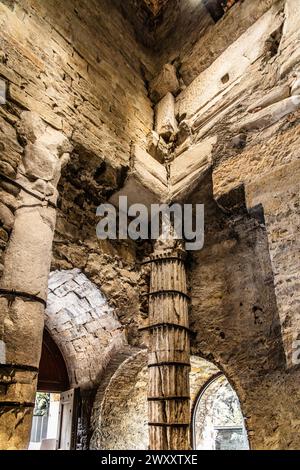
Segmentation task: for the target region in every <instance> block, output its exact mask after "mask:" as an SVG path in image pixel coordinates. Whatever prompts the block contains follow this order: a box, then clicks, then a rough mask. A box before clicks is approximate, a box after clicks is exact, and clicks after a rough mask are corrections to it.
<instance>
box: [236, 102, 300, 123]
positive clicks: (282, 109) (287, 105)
mask: <svg viewBox="0 0 300 470" xmlns="http://www.w3.org/2000/svg"><path fill="white" fill-rule="evenodd" d="M299 108H300V95H296V96H291V97H290V98H287V99H285V100H282V101H279V102H278V103H275V104H272V105H271V106H269V107H267V108H264V109H262V110H261V111H259V112H257V113H255V114H254V115H253V116H251V117H249V118H246V119H245V120H244V121H242V122H240V123H239V124H238V125H236V126H234V127H233V130H234V131H242V130H248V131H250V130H255V129H263V128H265V127H268V126H271V125H272V124H275V123H276V122H277V121H279V120H280V119H282V118H283V117H284V116H286V115H287V114H290V113H293V112H295V111H297V109H299Z"/></svg>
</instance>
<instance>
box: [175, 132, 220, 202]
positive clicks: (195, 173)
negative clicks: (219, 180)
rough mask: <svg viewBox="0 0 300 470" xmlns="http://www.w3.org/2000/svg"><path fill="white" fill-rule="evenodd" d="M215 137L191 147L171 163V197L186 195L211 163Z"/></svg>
mask: <svg viewBox="0 0 300 470" xmlns="http://www.w3.org/2000/svg"><path fill="white" fill-rule="evenodd" d="M215 143H216V137H210V138H208V139H206V140H204V141H203V142H200V143H199V144H197V145H195V146H194V147H191V148H190V149H189V150H187V151H186V152H184V153H182V154H181V155H180V156H179V157H177V158H175V160H174V161H173V162H172V163H171V167H170V184H171V198H172V199H173V200H175V199H176V200H178V199H179V200H180V199H181V198H182V197H185V198H186V197H188V196H189V195H190V194H191V192H192V191H193V190H194V189H195V185H196V184H198V183H199V181H200V180H201V178H202V177H203V176H204V175H205V174H206V172H207V170H208V169H209V168H210V166H211V163H212V159H211V157H212V150H213V145H214V144H215Z"/></svg>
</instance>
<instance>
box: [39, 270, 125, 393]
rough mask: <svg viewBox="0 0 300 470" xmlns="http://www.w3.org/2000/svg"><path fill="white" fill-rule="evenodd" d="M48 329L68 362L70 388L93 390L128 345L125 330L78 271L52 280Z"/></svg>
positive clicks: (54, 275)
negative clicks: (115, 358) (118, 354)
mask: <svg viewBox="0 0 300 470" xmlns="http://www.w3.org/2000/svg"><path fill="white" fill-rule="evenodd" d="M48 289H49V292H48V301H47V309H46V312H45V326H46V328H47V330H48V331H49V333H50V334H51V336H52V338H53V340H54V341H55V343H56V344H57V346H58V347H59V349H60V350H61V352H62V355H63V357H64V358H65V362H66V366H67V369H68V374H69V378H70V386H71V387H78V386H81V387H82V386H84V387H93V386H94V385H95V384H96V383H98V380H99V377H100V376H101V374H102V373H103V371H104V369H105V367H106V365H107V364H108V363H109V361H110V359H111V357H112V356H113V355H114V354H115V353H116V352H117V351H119V350H120V349H122V348H123V347H124V346H126V345H127V341H126V339H125V333H124V328H123V327H122V325H121V324H120V322H119V321H118V319H117V317H116V315H115V313H114V310H113V308H111V307H110V306H109V304H108V302H107V299H106V297H105V296H104V295H103V294H102V293H101V291H100V290H99V289H98V287H97V286H96V285H95V284H93V283H92V282H91V281H89V279H88V278H87V277H86V276H85V274H83V273H82V272H81V271H80V270H79V269H72V270H61V271H53V272H52V273H51V274H50V277H49V284H48Z"/></svg>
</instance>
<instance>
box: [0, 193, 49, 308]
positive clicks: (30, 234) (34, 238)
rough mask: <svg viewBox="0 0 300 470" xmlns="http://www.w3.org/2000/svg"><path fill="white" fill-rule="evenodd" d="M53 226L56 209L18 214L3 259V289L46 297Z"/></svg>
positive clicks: (30, 209) (26, 210)
mask: <svg viewBox="0 0 300 470" xmlns="http://www.w3.org/2000/svg"><path fill="white" fill-rule="evenodd" d="M30 202H31V203H33V201H30ZM34 202H35V203H36V199H35V201H34ZM49 217H52V220H49ZM54 223H55V209H51V208H48V209H45V210H43V209H39V208H36V207H33V208H26V209H19V210H18V211H17V213H16V217H15V223H14V228H13V232H12V235H11V238H10V242H9V245H8V248H7V250H6V253H5V258H4V265H5V272H4V274H3V277H2V279H1V283H2V287H4V288H6V289H14V290H18V291H21V292H27V293H30V294H33V295H38V296H40V297H42V298H43V299H46V298H47V291H48V273H49V269H50V262H51V250H50V249H49V247H51V246H52V239H53V226H54ZM33 261H34V263H33ZM29 267H30V269H29ZM16 273H18V275H16Z"/></svg>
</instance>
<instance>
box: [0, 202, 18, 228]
mask: <svg viewBox="0 0 300 470" xmlns="http://www.w3.org/2000/svg"><path fill="white" fill-rule="evenodd" d="M14 220H15V218H14V215H13V213H12V211H11V210H10V209H9V208H8V207H7V206H5V205H4V204H2V203H0V221H1V223H2V224H3V226H4V227H5V228H7V229H11V228H12V227H13V225H14Z"/></svg>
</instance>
